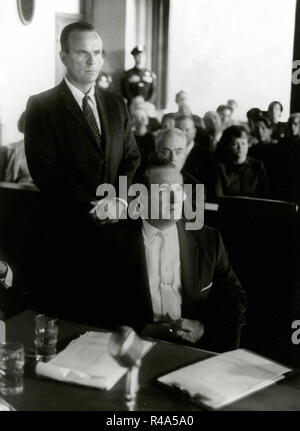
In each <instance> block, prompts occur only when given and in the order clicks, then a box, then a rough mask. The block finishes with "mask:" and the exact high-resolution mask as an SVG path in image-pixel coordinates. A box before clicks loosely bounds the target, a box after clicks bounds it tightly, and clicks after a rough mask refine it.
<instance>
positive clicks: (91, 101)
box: [65, 77, 101, 134]
mask: <svg viewBox="0 0 300 431" xmlns="http://www.w3.org/2000/svg"><path fill="white" fill-rule="evenodd" d="M65 83H66V84H67V86H68V87H69V89H70V91H71V93H72V94H73V96H74V98H75V100H76V102H77V103H78V105H79V107H80V109H81V110H83V109H82V100H83V98H84V97H85V96H89V105H90V107H91V108H92V110H93V114H94V117H95V120H96V122H97V125H98V127H99V131H100V134H101V125H100V118H99V114H98V109H97V103H96V99H95V86H94V85H92V87H91V89H90V91H88V93H83V92H82V91H81V90H79V88H77V87H75V85H73V84H72V83H71V82H70V81H69V80H68V78H67V77H65Z"/></svg>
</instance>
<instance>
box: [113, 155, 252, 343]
mask: <svg viewBox="0 0 300 431" xmlns="http://www.w3.org/2000/svg"><path fill="white" fill-rule="evenodd" d="M137 182H138V183H141V184H144V185H145V186H146V188H147V193H146V194H145V193H144V194H142V195H141V207H142V208H144V209H145V208H148V214H147V211H145V212H144V213H143V212H142V220H140V219H139V220H135V221H132V220H128V221H126V222H124V223H123V224H122V223H119V224H117V225H115V226H109V227H108V229H109V241H110V255H109V259H110V261H111V262H112V267H114V268H118V271H114V272H113V273H112V276H111V298H112V303H111V307H112V309H113V310H114V318H115V319H116V322H115V323H116V324H125V325H129V326H131V327H133V328H135V330H137V331H138V332H139V333H141V334H142V335H143V336H150V337H154V338H158V339H166V340H169V341H172V342H178V343H184V344H189V345H194V346H196V347H205V348H209V349H213V350H216V351H224V350H229V349H232V348H235V347H237V344H238V332H239V331H238V329H239V328H240V325H241V324H243V323H244V315H245V307H246V295H245V292H244V290H243V288H242V287H241V285H240V283H239V281H238V279H237V277H236V275H235V273H234V271H233V269H232V267H231V265H230V263H229V260H228V256H227V252H226V250H225V247H224V244H223V241H222V239H221V236H220V234H219V233H218V231H216V230H215V229H212V228H210V227H207V226H203V227H202V228H201V229H199V230H190V231H188V230H186V225H185V224H184V223H183V221H180V218H181V212H182V204H183V190H182V183H183V180H182V175H181V174H180V172H179V171H178V169H177V168H175V167H174V165H173V164H172V163H169V162H167V161H152V162H151V164H149V165H148V166H147V167H145V168H144V170H143V172H141V173H140V177H139V180H138V181H137ZM152 185H160V188H161V192H160V194H159V199H153V196H152V192H153V190H152V189H151V186H152ZM162 194H164V195H165V199H163V198H162ZM153 212H156V213H157V214H158V217H157V218H155V217H151V213H152V214H153ZM128 250H130V253H128ZM113 277H114V279H113Z"/></svg>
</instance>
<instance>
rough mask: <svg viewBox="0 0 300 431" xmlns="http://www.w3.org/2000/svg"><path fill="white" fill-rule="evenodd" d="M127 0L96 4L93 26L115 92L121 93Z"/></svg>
mask: <svg viewBox="0 0 300 431" xmlns="http://www.w3.org/2000/svg"><path fill="white" fill-rule="evenodd" d="M127 7H128V5H127V0H113V1H112V0H101V1H99V0H98V1H97V0H96V1H95V2H94V17H93V24H94V26H95V27H96V29H97V30H98V32H99V33H100V35H101V37H102V41H103V47H104V49H105V51H106V60H105V61H106V62H107V63H108V64H109V66H110V68H111V70H112V71H114V72H113V73H112V76H113V80H114V88H113V89H114V90H115V91H116V92H119V91H120V78H121V74H122V71H123V70H124V64H125V42H126V37H125V35H126V9H127Z"/></svg>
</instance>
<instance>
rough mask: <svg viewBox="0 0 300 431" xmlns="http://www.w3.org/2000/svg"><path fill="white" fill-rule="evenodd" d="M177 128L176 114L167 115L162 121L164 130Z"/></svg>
mask: <svg viewBox="0 0 300 431" xmlns="http://www.w3.org/2000/svg"><path fill="white" fill-rule="evenodd" d="M174 127H175V116H174V114H165V115H164V116H163V117H162V120H161V128H162V130H166V129H174Z"/></svg>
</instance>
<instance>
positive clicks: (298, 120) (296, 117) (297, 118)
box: [286, 112, 300, 141]
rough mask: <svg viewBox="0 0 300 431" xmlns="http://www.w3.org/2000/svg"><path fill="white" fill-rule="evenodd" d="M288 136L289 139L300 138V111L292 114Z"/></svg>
mask: <svg viewBox="0 0 300 431" xmlns="http://www.w3.org/2000/svg"><path fill="white" fill-rule="evenodd" d="M286 137H287V139H288V140H289V141H290V140H298V139H300V112H295V113H294V114H291V115H290V117H289V119H288V122H287V127H286Z"/></svg>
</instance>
